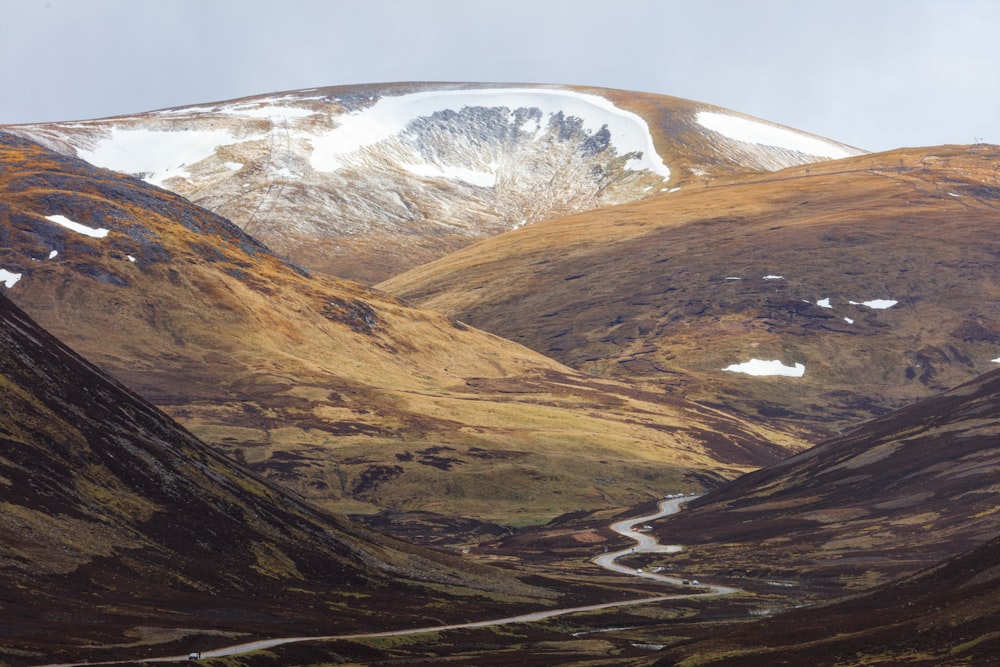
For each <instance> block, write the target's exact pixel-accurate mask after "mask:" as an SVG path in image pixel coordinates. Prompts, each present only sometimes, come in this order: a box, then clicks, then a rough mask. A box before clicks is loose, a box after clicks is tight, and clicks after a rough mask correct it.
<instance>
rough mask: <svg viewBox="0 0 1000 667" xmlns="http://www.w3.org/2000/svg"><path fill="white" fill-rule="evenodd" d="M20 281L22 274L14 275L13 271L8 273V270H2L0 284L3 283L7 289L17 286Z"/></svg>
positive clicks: (0, 271) (0, 270)
mask: <svg viewBox="0 0 1000 667" xmlns="http://www.w3.org/2000/svg"><path fill="white" fill-rule="evenodd" d="M20 279H21V274H20V273H14V272H13V271H8V270H7V269H0V283H3V284H4V286H6V287H7V289H10V288H11V287H13V286H14V285H16V284H17V281H18V280H20Z"/></svg>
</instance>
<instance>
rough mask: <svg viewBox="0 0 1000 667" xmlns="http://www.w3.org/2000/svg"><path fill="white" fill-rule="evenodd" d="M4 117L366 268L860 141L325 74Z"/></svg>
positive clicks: (623, 97)
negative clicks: (34, 121)
mask: <svg viewBox="0 0 1000 667" xmlns="http://www.w3.org/2000/svg"><path fill="white" fill-rule="evenodd" d="M4 129H5V130H6V131H8V132H14V133H17V134H19V135H21V136H24V137H28V138H31V139H34V140H36V141H40V142H41V143H43V144H45V145H46V146H48V147H50V148H53V149H55V150H58V151H61V152H64V153H67V154H70V155H75V156H78V157H81V158H83V159H85V160H87V161H89V162H91V163H93V164H95V165H97V166H101V167H107V168H109V169H114V170H116V171H121V172H125V173H129V174H133V175H138V176H140V177H142V178H145V179H146V180H147V181H148V182H150V183H152V184H155V185H159V186H163V187H167V188H169V189H171V190H172V191H174V192H177V193H178V194H181V195H183V196H185V197H187V198H188V199H190V200H191V201H193V202H195V203H197V204H199V205H201V206H203V207H205V208H207V209H209V210H211V211H213V212H216V213H218V214H220V215H223V216H225V217H227V218H229V219H230V220H232V221H233V222H234V223H236V224H237V225H238V226H240V227H241V228H243V229H244V230H245V231H247V232H248V233H250V234H252V235H253V236H254V237H255V238H257V239H259V240H261V241H263V242H264V243H266V244H267V245H268V246H270V247H271V248H272V249H273V250H274V251H275V252H277V253H278V254H280V255H282V256H287V257H289V258H291V259H292V260H293V261H295V262H296V263H298V264H301V265H302V266H305V267H307V268H310V269H314V270H320V271H324V272H327V273H331V274H333V275H337V276H340V277H343V278H351V279H355V280H361V281H363V282H368V283H374V282H378V281H379V280H383V279H386V278H388V277H390V276H392V275H395V274H396V273H399V272H400V271H403V270H405V269H409V268H412V267H416V266H419V265H421V264H424V263H426V262H427V261H429V260H431V259H435V258H438V257H442V256H444V255H446V254H448V253H449V252H452V251H454V250H456V249H458V248H460V247H463V246H465V245H468V244H469V243H470V242H472V241H475V240H478V239H482V238H487V237H491V236H495V235H497V234H500V233H502V232H505V231H509V230H511V229H516V228H519V227H522V226H525V225H530V224H532V223H535V222H538V221H540V220H547V219H551V218H556V217H559V216H563V215H566V214H568V213H572V212H576V211H582V210H590V209H595V208H602V207H606V206H609V205H613V204H618V203H624V202H629V201H634V200H637V199H641V198H644V197H648V196H650V195H651V194H656V193H657V192H661V191H665V190H675V189H676V188H684V189H686V188H689V187H700V186H701V185H702V183H703V182H707V181H710V180H714V179H716V178H718V177H722V176H728V175H732V174H740V173H747V172H752V171H759V170H773V169H778V168H782V167H787V166H791V165H798V164H807V163H811V162H816V161H818V160H825V159H829V158H836V157H846V156H849V155H858V154H861V153H862V151H859V150H857V149H854V148H851V147H848V146H844V145H842V144H838V143H836V142H833V141H829V140H825V139H822V138H820V137H815V136H813V135H809V134H806V133H803V132H799V131H796V130H792V129H790V128H785V127H782V126H778V125H774V124H773V123H768V122H766V121H762V120H759V119H755V118H751V117H749V116H745V115H742V114H738V113H735V112H732V111H729V110H726V109H721V108H719V107H713V106H710V105H706V104H700V103H697V102H692V101H689V100H682V99H678V98H673V97H666V96H660V95H652V94H644V93H633V92H627V91H617V90H607V89H599V88H585V87H574V86H552V85H526V84H474V83H396V84H373V85H361V86H345V87H332V88H316V89H310V90H302V91H290V92H285V93H275V94H273V95H264V96H255V97H247V98H242V99H238V100H231V101H227V102H216V103H209V104H201V105H197V106H188V107H178V108H172V109H165V110H161V111H154V112H150V113H144V114H137V115H133V116H122V117H116V118H106V119H98V120H86V121H78V122H67V123H45V124H38V125H24V126H7V127H5V128H4Z"/></svg>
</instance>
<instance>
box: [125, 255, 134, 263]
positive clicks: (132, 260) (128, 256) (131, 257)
mask: <svg viewBox="0 0 1000 667" xmlns="http://www.w3.org/2000/svg"><path fill="white" fill-rule="evenodd" d="M125 257H127V258H128V261H130V262H132V263H133V264H134V263H135V257H133V256H132V255H125Z"/></svg>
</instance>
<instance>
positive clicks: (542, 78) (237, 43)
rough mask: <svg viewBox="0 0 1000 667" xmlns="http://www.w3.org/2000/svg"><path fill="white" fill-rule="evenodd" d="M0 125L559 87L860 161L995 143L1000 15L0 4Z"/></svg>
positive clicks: (258, 1)
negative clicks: (761, 128)
mask: <svg viewBox="0 0 1000 667" xmlns="http://www.w3.org/2000/svg"><path fill="white" fill-rule="evenodd" d="M0 63H2V65H3V77H2V80H3V83H4V86H3V93H2V97H0V123H21V122H40V121H52V120H72V119H82V118H97V117H102V116H111V115H117V114H125V113H132V112H138V111H148V110H152V109H159V108H164V107H169V106H180V105H184V104H195V103H201V102H213V101H220V100H225V99H231V98H235V97H242V96H246V95H254V94H260V93H270V92H274V91H279V90H293V89H298V88H311V87H318V86H330V85H343V84H353V83H375V82H387V81H480V82H520V83H565V84H581V85H591V86H602V87H607V88H620V89H625V90H639V91H647V92H653V93H660V94H664V95H673V96H677V97H685V98H689V99H694V100H698V101H701V102H708V103H712V104H718V105H720V106H724V107H728V108H730V109H734V110H736V111H741V112H744V113H748V114H752V115H755V116H759V117H761V118H765V119H767V120H771V121H775V122H778V123H783V124H786V125H790V126H792V127H795V128H798V129H801V130H806V131H809V132H814V133H816V134H820V135H823V136H826V137H829V138H831V139H836V140H838V141H842V142H844V143H847V144H851V145H854V146H858V147H860V148H866V149H868V150H887V149H890V148H896V147H900V146H929V145H937V144H944V143H960V144H966V143H973V142H974V141H977V140H981V141H987V142H990V143H1000V0H504V1H497V0H0Z"/></svg>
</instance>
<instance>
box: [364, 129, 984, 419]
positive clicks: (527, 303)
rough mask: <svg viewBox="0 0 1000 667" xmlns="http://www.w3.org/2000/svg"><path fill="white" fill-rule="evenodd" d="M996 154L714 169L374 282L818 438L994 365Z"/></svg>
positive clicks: (560, 356)
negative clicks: (710, 176) (709, 175)
mask: <svg viewBox="0 0 1000 667" xmlns="http://www.w3.org/2000/svg"><path fill="white" fill-rule="evenodd" d="M997 164H1000V148H997V147H995V146H988V145H977V146H941V147H932V148H920V149H904V150H898V151H892V152H888V153H883V154H878V155H866V156H862V157H849V158H845V159H840V160H833V161H826V162H822V163H815V164H811V165H809V166H803V167H791V168H788V169H784V170H781V171H777V172H774V173H757V174H752V175H735V176H732V177H730V178H718V179H714V180H711V181H706V182H705V183H704V184H700V185H695V184H691V185H690V186H687V187H682V188H681V189H680V190H679V191H677V192H673V193H661V194H658V195H656V196H651V197H648V198H646V199H643V200H641V201H638V202H634V203H631V204H625V205H621V206H617V207H611V208H605V209H600V210H595V211H590V212H587V213H580V214H577V215H573V216H566V217H563V218H560V219H558V220H550V221H547V222H543V223H539V224H536V225H534V226H532V227H528V228H525V229H520V230H517V231H516V232H512V233H509V234H505V235H503V236H499V237H496V238H493V239H489V240H486V241H482V242H480V243H478V244H476V245H474V246H471V247H469V248H466V249H464V250H461V251H458V252H456V253H453V254H452V255H449V256H448V257H445V258H443V259H440V260H438V261H435V262H432V263H430V264H427V265H425V266H422V267H419V268H416V269H413V270H411V271H410V272H407V273H406V274H403V275H400V276H396V277H394V278H392V279H390V280H388V281H385V282H383V283H381V284H380V285H379V287H380V288H382V289H385V290H386V291H389V292H391V293H393V294H396V295H398V296H400V297H402V298H405V299H407V300H409V301H411V302H413V303H415V304H417V305H420V306H423V307H427V308H432V309H435V310H439V311H441V312H444V313H446V314H448V315H450V316H452V317H455V318H458V319H461V320H462V321H464V322H467V323H469V324H471V325H473V326H476V327H479V328H482V329H485V330H487V331H491V332H493V333H495V334H497V335H500V336H504V337H505V338H509V339H510V340H513V341H517V342H520V343H523V344H525V345H527V346H528V347H530V348H532V349H534V350H537V351H539V352H541V353H543V354H546V355H548V356H551V357H552V358H554V359H556V360H558V361H561V362H562V363H565V364H567V365H569V366H571V367H573V368H576V369H578V370H581V371H585V372H588V373H592V374H595V375H600V376H602V377H608V378H630V379H632V380H635V381H638V382H644V383H648V385H651V386H653V387H655V388H657V389H664V390H669V391H672V392H675V393H678V394H680V395H684V396H686V397H688V398H691V399H694V400H697V401H699V402H702V403H705V404H709V405H715V406H720V407H721V406H724V409H727V410H739V411H741V412H742V413H743V414H745V415H748V416H752V417H753V418H755V419H759V420H762V421H768V422H770V423H773V424H778V423H782V424H783V425H784V426H786V427H790V428H798V429H801V432H802V433H806V434H826V435H833V434H835V433H836V432H838V431H840V430H843V429H845V428H849V427H851V426H853V425H856V424H859V423H861V422H862V421H864V420H865V419H868V418H870V417H872V416H877V415H880V414H885V413H886V412H888V411H890V410H891V409H894V408H897V407H901V406H903V405H905V404H907V403H909V402H912V401H914V400H917V399H920V398H924V397H927V396H930V395H933V394H935V393H938V392H940V391H943V390H945V389H948V388H950V387H954V386H957V385H959V384H961V383H963V382H966V381H967V380H969V379H971V378H973V377H975V376H976V375H979V374H981V373H984V372H986V371H988V370H990V369H991V368H995V363H994V361H993V360H994V359H995V358H996V357H997V356H998V350H1000V305H998V304H1000V302H998V301H997V299H996V298H995V295H996V294H997V293H998V292H1000V281H998V276H1000V263H998V257H1000V240H998V238H997V235H996V234H995V225H996V222H997V219H998V213H1000V187H998V185H997V183H996V167H997ZM810 437H811V436H810Z"/></svg>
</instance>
